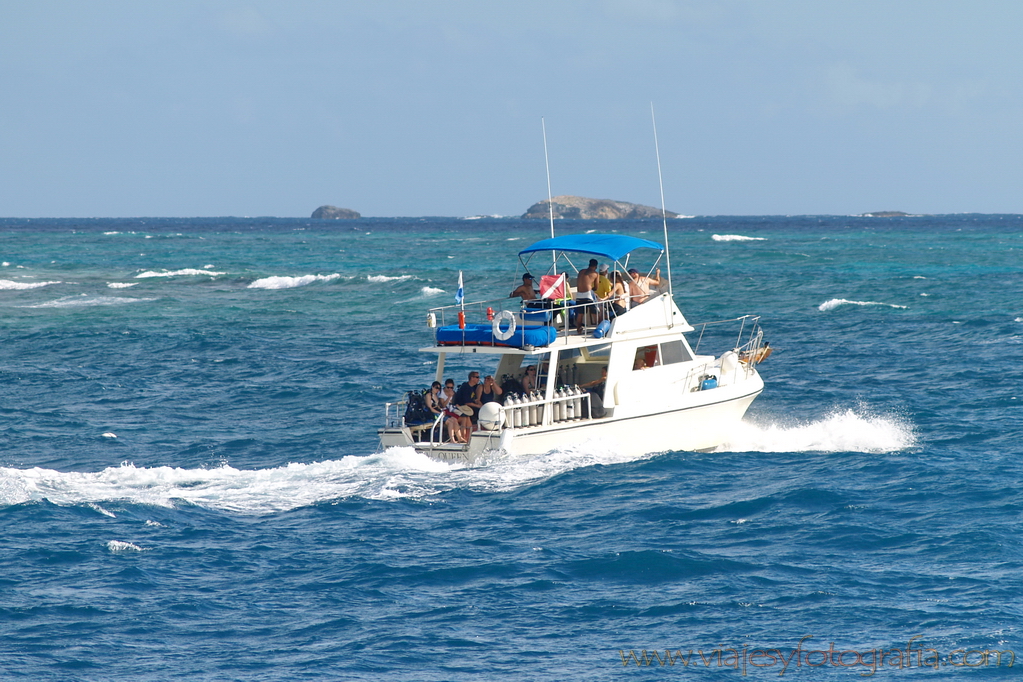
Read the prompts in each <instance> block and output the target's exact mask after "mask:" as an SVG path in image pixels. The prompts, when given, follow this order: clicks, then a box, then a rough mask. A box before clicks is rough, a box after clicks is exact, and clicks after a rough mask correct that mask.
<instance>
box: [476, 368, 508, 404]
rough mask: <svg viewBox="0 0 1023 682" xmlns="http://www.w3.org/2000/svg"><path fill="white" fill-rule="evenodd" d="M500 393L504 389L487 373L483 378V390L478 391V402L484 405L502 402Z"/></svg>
mask: <svg viewBox="0 0 1023 682" xmlns="http://www.w3.org/2000/svg"><path fill="white" fill-rule="evenodd" d="M502 393H504V391H503V390H502V389H501V387H500V386H498V385H497V382H496V381H494V377H493V375H491V374H488V375H487V376H486V378H484V379H483V390H482V391H481V392H480V403H482V404H483V405H486V404H487V403H502V402H504V398H502V397H501V394H502Z"/></svg>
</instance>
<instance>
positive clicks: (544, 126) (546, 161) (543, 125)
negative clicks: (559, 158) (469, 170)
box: [540, 116, 670, 279]
mask: <svg viewBox="0 0 1023 682" xmlns="http://www.w3.org/2000/svg"><path fill="white" fill-rule="evenodd" d="M540 127H541V128H542V129H543V162H544V164H545V165H546V166H547V208H549V209H550V212H551V239H554V199H553V198H552V197H551V161H550V159H549V158H548V156H547V124H546V123H544V120H543V116H541V117H540ZM551 258H553V259H554V266H553V267H554V269H553V270H552V273H553V274H555V275H556V274H558V254H557V252H556V251H555V252H552V253H551ZM669 279H670V278H669Z"/></svg>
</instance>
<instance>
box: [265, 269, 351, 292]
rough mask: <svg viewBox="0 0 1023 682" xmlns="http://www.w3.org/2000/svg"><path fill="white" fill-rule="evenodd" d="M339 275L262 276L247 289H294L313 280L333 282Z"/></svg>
mask: <svg viewBox="0 0 1023 682" xmlns="http://www.w3.org/2000/svg"><path fill="white" fill-rule="evenodd" d="M340 277H341V275H338V274H336V273H335V274H333V275H302V276H301V277H263V278H262V279H257V280H256V281H255V282H253V283H252V284H250V285H249V289H294V288H295V287H304V286H306V285H308V284H312V283H313V282H333V281H334V280H335V279H339V278H340Z"/></svg>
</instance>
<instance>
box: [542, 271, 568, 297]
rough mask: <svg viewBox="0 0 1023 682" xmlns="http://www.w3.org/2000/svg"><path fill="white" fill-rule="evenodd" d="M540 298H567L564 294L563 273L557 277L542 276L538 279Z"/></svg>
mask: <svg viewBox="0 0 1023 682" xmlns="http://www.w3.org/2000/svg"><path fill="white" fill-rule="evenodd" d="M540 291H541V294H540V298H551V299H559V298H568V295H567V294H566V293H565V273H561V274H560V275H558V276H557V277H555V276H554V275H544V276H542V277H541V278H540Z"/></svg>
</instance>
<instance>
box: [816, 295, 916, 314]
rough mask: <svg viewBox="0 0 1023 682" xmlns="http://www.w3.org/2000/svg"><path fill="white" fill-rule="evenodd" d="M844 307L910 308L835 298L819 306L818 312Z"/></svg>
mask: <svg viewBox="0 0 1023 682" xmlns="http://www.w3.org/2000/svg"><path fill="white" fill-rule="evenodd" d="M843 305H881V306H888V307H889V308H902V309H905V308H908V307H909V306H904V305H897V304H895V303H879V302H878V301H850V300H849V299H846V298H833V299H831V300H830V301H824V303H821V304H820V305H819V306H817V310H820V311H821V312H827V311H829V310H834V309H835V308H837V307H839V306H843Z"/></svg>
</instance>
